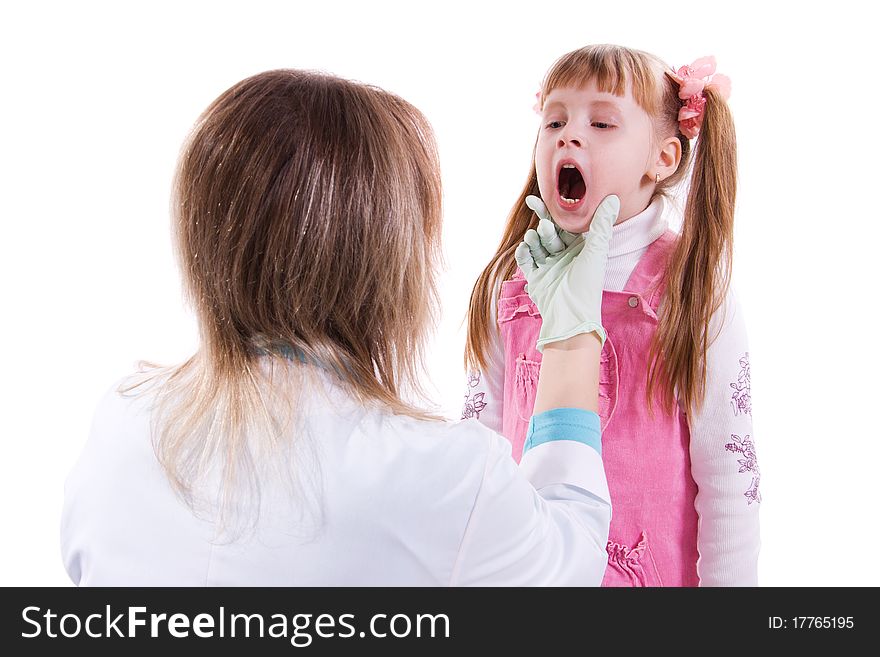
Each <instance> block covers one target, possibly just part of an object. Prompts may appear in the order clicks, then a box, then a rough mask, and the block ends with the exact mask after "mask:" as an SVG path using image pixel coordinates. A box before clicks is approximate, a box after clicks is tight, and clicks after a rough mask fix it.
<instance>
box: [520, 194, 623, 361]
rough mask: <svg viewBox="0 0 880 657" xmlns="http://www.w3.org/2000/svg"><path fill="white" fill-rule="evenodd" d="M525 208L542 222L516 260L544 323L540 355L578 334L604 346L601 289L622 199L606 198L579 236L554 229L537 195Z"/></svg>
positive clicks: (528, 200) (532, 232)
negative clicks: (594, 337)
mask: <svg viewBox="0 0 880 657" xmlns="http://www.w3.org/2000/svg"><path fill="white" fill-rule="evenodd" d="M526 205H528V206H529V208H531V209H532V210H534V212H535V214H537V215H538V218H539V220H540V221H539V222H538V229H537V230H534V229H531V228H530V229H529V230H528V231H526V234H525V236H524V238H523V241H522V242H521V243H520V245H519V246H518V247H517V248H516V254H515V257H516V263H517V264H518V265H519V267H520V269H522V271H523V274H525V277H526V282H527V286H526V291H527V292H528V294H529V296H530V297H531V298H532V301H534V303H535V305H536V306H537V307H538V311H539V312H540V313H541V317H542V318H543V322H542V324H541V332H540V334H539V335H538V343H537V348H538V350H539V351H543V350H544V346H545V345H547V344H550V343H551V342H559V341H562V340H567V339H568V338H571V337H573V336H575V335H578V334H580V333H591V332H595V333H596V335H597V337H598V338H599V340H600V342H602V343H603V344H604V342H605V329H604V328H602V288H603V287H604V284H605V265H606V263H607V261H608V244H609V242H610V241H611V228H612V226H614V222H615V221H616V220H617V214H618V213H619V212H620V199H618V198H617V197H616V196H614V195H611V196H606V197H605V198H604V199H603V200H602V202H601V203H600V204H599V207H598V208H596V212H595V213H594V214H593V220H592V223H591V224H590V230H589V231H588V232H586V233H584V234H583V235H575V234H573V233H569V232H567V231H564V230H561V229H559V228H557V227H556V225H555V224H554V222H553V220H552V217H551V216H550V213H549V212H547V208H546V206H545V205H544V203H543V202H542V201H541V199H539V198H538V197H537V196H529V197H527V198H526Z"/></svg>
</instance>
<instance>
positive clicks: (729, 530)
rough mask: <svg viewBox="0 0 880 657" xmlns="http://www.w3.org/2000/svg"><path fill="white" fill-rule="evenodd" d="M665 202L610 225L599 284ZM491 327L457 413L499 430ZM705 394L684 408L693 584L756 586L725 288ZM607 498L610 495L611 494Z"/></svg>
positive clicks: (655, 233) (642, 243)
mask: <svg viewBox="0 0 880 657" xmlns="http://www.w3.org/2000/svg"><path fill="white" fill-rule="evenodd" d="M669 211H671V207H670V205H669V204H667V203H664V201H663V200H662V199H661V198H658V199H656V200H655V201H654V202H652V203H651V205H650V206H648V208H647V209H645V211H644V212H642V213H640V214H638V215H636V216H635V217H632V218H630V219H628V220H626V221H624V222H622V223H619V224H617V225H616V226H614V229H613V232H612V237H611V243H610V245H609V254H608V265H607V268H606V271H605V285H604V289H605V290H609V291H621V290H623V288H624V285H625V284H626V282H627V281H628V280H629V277H630V275H631V274H632V272H633V270H634V269H635V267H636V264H637V263H638V261H639V259H640V258H641V257H642V255H644V253H645V251H647V249H648V246H649V245H650V244H651V243H653V242H654V241H655V240H656V239H657V238H659V237H660V236H661V235H663V233H664V232H666V230H667V228H668V225H669V222H668V219H667V217H668V212H669ZM496 297H497V294H496V295H493V307H492V323H493V326H495V327H496V329H495V330H494V331H493V332H492V335H493V336H494V339H493V341H492V344H491V345H490V348H489V349H488V353H487V356H488V367H487V368H486V369H485V370H484V371H481V372H472V373H470V374H469V375H468V385H467V391H466V395H465V407H464V412H463V416H464V417H476V418H477V419H479V421H480V422H482V423H483V424H485V425H486V426H487V427H489V428H490V429H492V430H494V431H497V432H500V431H501V410H502V404H503V400H504V347H503V344H502V342H501V337H500V334H499V333H498V331H497V324H496V322H495V319H496V316H495V306H494V302H495V300H496V299H495V298H496ZM710 338H713V340H712V342H711V344H710V346H709V348H708V350H707V353H706V370H707V375H706V376H707V380H706V396H705V400H704V402H703V404H702V406H701V407H700V408H699V409H698V410H697V411H696V412H692V413H690V414H689V415H688V418H687V420H688V426H689V429H690V456H691V474H692V476H693V478H694V481H695V482H696V484H697V487H698V491H697V497H696V500H695V507H696V511H697V514H698V517H699V525H698V534H697V549H698V551H699V560H698V562H697V573H698V575H699V577H700V585H701V586H757V579H758V575H757V571H758V551H759V548H760V533H759V523H758V509H759V506H760V501H761V496H760V492H759V483H760V478H761V477H760V471H759V469H758V462H757V458H756V456H755V445H754V436H753V433H752V407H751V396H750V378H749V377H750V372H749V354H748V351H749V350H748V342H747V337H746V329H745V323H744V321H743V316H742V311H741V309H740V307H739V304H738V303H737V300H736V297H735V295H734V294H733V292H732V291H730V292H728V294H727V297H726V298H725V299H724V302H723V304H722V306H721V307H720V308H719V309H718V310H717V311H716V312H715V314H714V315H713V316H712V318H711V320H710ZM612 502H613V500H612Z"/></svg>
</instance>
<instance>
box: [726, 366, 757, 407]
mask: <svg viewBox="0 0 880 657" xmlns="http://www.w3.org/2000/svg"><path fill="white" fill-rule="evenodd" d="M739 366H740V368H741V369H740V371H739V376H737V378H736V382H735V383H731V384H730V387H731V388H733V395H732V397H731V400H730V405H731V406H733V414H734V415H739V414H740V413H743V414H746V415H751V414H752V379H751V372H750V369H749V354H748V352H746V355H745V356H743V357H742V358H740V359H739Z"/></svg>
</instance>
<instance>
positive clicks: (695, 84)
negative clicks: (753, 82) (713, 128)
mask: <svg viewBox="0 0 880 657" xmlns="http://www.w3.org/2000/svg"><path fill="white" fill-rule="evenodd" d="M670 75H671V76H672V78H673V79H674V80H675V81H676V82H678V85H679V90H678V97H679V98H681V99H682V100H684V101H685V104H684V106H683V107H682V108H681V109H680V110H679V111H678V124H679V126H680V128H681V134H683V135H684V136H685V137H687V138H688V139H693V138H694V137H696V136H697V135H698V134H700V128H701V127H702V125H703V111H704V110H705V109H706V96H705V95H703V90H704V89H707V88H709V89H713V90H715V91H716V92H717V93H718V94H719V95H720V96H721V97H722V98H724V100H727V99H728V98H730V78H729V77H727V76H726V75H721V74H720V73H719V74H717V75H716V74H715V58H714V57H711V56H710V57H700V59H698V60H696V61H695V62H694V63H693V64H691V65H690V66H682V67H681V68H680V69H678V70H677V71H676V72H675V73H670Z"/></svg>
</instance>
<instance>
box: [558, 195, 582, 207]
mask: <svg viewBox="0 0 880 657" xmlns="http://www.w3.org/2000/svg"><path fill="white" fill-rule="evenodd" d="M560 198H561V199H562V200H563V201H565V202H566V203H568V204H569V205H573V204H574V203H577V202H578V201H580V199H579V198H565V197H564V196H562V197H560Z"/></svg>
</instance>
